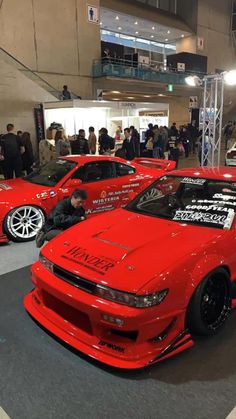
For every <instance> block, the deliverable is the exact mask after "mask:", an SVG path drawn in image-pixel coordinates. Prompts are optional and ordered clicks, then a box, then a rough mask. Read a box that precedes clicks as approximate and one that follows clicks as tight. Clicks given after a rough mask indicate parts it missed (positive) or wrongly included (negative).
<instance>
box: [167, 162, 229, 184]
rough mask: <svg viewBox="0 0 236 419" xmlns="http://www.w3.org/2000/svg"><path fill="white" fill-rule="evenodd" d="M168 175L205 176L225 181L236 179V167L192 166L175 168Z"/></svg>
mask: <svg viewBox="0 0 236 419" xmlns="http://www.w3.org/2000/svg"><path fill="white" fill-rule="evenodd" d="M168 175H174V176H191V177H195V178H199V177H205V178H209V179H218V180H224V181H226V180H227V181H236V168H234V167H226V166H219V167H190V168H187V169H180V170H174V171H173V172H169V173H168Z"/></svg>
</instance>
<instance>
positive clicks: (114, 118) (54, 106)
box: [43, 100, 169, 139]
mask: <svg viewBox="0 0 236 419" xmlns="http://www.w3.org/2000/svg"><path fill="white" fill-rule="evenodd" d="M43 109H44V121H45V132H47V137H48V136H49V133H50V135H52V132H50V131H52V130H50V131H48V128H49V127H50V126H51V124H53V123H58V124H61V126H62V127H63V129H64V132H65V135H66V136H74V135H76V134H78V131H79V129H84V130H85V132H86V136H88V129H89V127H90V126H93V127H94V128H95V133H96V135H98V131H99V130H100V129H101V128H102V127H104V128H107V129H108V132H109V135H111V136H112V137H114V135H115V132H116V130H117V128H118V127H121V129H122V131H123V130H124V128H126V127H130V126H131V125H134V126H135V128H136V129H137V130H138V131H139V132H140V134H141V135H140V138H141V139H142V132H143V131H145V130H146V129H147V126H148V124H149V123H153V124H157V125H159V126H160V125H166V126H168V120H169V118H168V114H169V105H168V104H167V103H140V102H118V101H114V102H108V101H95V100H94V101H85V100H71V101H63V102H50V103H44V105H43ZM51 138H53V137H52V136H51Z"/></svg>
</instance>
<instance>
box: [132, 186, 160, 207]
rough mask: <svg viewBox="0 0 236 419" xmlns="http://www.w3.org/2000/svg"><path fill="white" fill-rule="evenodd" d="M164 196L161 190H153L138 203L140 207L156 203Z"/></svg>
mask: <svg viewBox="0 0 236 419" xmlns="http://www.w3.org/2000/svg"><path fill="white" fill-rule="evenodd" d="M162 196H163V193H162V192H161V191H160V189H156V188H152V189H151V190H150V191H148V192H147V193H145V194H144V195H143V196H142V197H141V198H140V200H139V202H138V205H137V206H138V207H139V206H141V205H142V204H144V203H147V202H151V201H154V200H155V199H157V198H161V197H162Z"/></svg>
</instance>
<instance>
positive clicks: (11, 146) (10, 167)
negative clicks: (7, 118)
mask: <svg viewBox="0 0 236 419" xmlns="http://www.w3.org/2000/svg"><path fill="white" fill-rule="evenodd" d="M24 151H25V149H24V146H23V144H22V140H21V138H20V137H19V136H17V135H16V134H14V125H13V124H7V134H5V135H3V137H2V139H1V146H0V154H1V155H2V156H3V158H4V175H5V179H13V177H14V175H15V177H16V178H17V177H21V174H22V159H21V155H22V154H23V153H24Z"/></svg>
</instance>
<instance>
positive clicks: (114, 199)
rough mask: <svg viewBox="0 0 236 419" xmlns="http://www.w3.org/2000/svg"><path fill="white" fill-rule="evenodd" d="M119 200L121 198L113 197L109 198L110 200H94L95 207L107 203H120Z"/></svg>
mask: <svg viewBox="0 0 236 419" xmlns="http://www.w3.org/2000/svg"><path fill="white" fill-rule="evenodd" d="M118 200H119V196H111V197H108V198H100V199H94V200H93V205H100V204H106V203H109V202H114V201H118Z"/></svg>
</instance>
